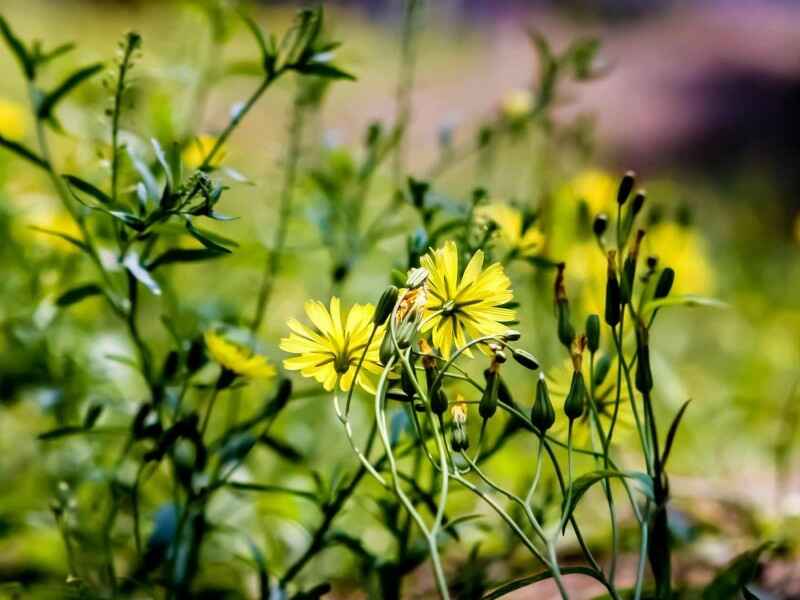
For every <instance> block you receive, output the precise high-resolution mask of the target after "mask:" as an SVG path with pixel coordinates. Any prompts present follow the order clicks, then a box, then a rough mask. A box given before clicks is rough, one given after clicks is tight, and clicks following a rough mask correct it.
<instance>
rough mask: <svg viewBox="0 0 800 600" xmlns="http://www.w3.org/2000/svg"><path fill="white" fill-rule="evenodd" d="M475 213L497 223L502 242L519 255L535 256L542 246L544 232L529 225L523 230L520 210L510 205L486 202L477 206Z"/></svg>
mask: <svg viewBox="0 0 800 600" xmlns="http://www.w3.org/2000/svg"><path fill="white" fill-rule="evenodd" d="M476 214H477V216H478V218H479V219H484V220H487V221H488V220H491V221H494V222H495V223H497V227H498V231H499V233H500V239H501V240H502V242H503V244H505V245H506V246H507V247H508V249H509V250H510V251H512V252H516V253H517V255H519V256H523V257H528V256H536V255H537V254H538V253H539V251H540V250H541V249H542V247H543V246H544V233H542V231H541V229H539V228H538V227H534V226H530V227H528V228H527V229H525V230H524V231H523V229H522V225H523V219H522V212H521V211H519V210H517V209H516V208H514V207H512V206H508V205H507V204H500V203H492V204H487V205H485V206H480V207H478V209H477V211H476Z"/></svg>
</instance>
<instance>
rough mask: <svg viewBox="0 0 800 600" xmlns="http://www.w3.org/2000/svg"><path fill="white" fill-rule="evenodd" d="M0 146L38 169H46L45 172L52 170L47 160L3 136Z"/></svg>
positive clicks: (0, 137)
mask: <svg viewBox="0 0 800 600" xmlns="http://www.w3.org/2000/svg"><path fill="white" fill-rule="evenodd" d="M0 146H2V147H3V148H5V149H6V150H10V151H11V152H13V153H14V154H16V155H17V156H19V157H20V158H24V159H25V160H27V161H29V162H31V163H33V164H34V165H36V166H37V167H39V168H41V169H44V170H45V171H47V170H49V169H50V165H49V164H48V162H47V161H46V160H45V159H43V158H41V157H39V156H37V155H36V154H35V153H34V152H33V151H32V150H29V149H28V148H26V147H25V146H23V145H22V144H19V143H17V142H15V141H13V140H9V139H8V138H4V137H3V136H2V135H0Z"/></svg>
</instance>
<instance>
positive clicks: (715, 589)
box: [702, 542, 771, 600]
mask: <svg viewBox="0 0 800 600" xmlns="http://www.w3.org/2000/svg"><path fill="white" fill-rule="evenodd" d="M770 545H771V542H765V543H763V544H761V545H760V546H757V547H756V548H753V549H752V550H748V551H746V552H743V553H741V554H740V555H738V556H737V557H735V558H734V559H733V560H732V561H731V562H730V563H728V565H727V566H726V567H725V568H724V569H723V570H722V571H720V572H719V573H718V574H717V576H716V577H714V580H713V581H712V582H711V583H709V584H708V586H706V588H705V589H704V590H703V595H702V600H729V599H730V598H735V597H736V594H737V593H739V592H740V591H742V590H743V589H744V586H746V585H747V584H748V583H750V581H752V579H753V577H755V575H756V569H757V568H758V561H759V559H760V558H761V555H762V554H763V553H764V551H765V550H766V549H767V548H768V547H769V546H770Z"/></svg>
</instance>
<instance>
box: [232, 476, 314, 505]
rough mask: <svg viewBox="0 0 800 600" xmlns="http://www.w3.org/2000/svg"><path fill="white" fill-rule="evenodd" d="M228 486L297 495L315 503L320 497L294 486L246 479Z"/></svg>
mask: <svg viewBox="0 0 800 600" xmlns="http://www.w3.org/2000/svg"><path fill="white" fill-rule="evenodd" d="M228 487H230V488H233V489H235V490H239V491H241V492H261V493H267V494H288V495H290V496H296V497H298V498H302V499H303V500H308V501H309V502H313V503H314V504H319V498H318V497H317V494H316V493H314V492H307V491H305V490H296V489H294V488H288V487H284V486H281V485H271V484H266V483H248V482H245V481H231V482H229V483H228Z"/></svg>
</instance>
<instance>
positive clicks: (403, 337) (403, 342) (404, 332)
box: [387, 319, 417, 350]
mask: <svg viewBox="0 0 800 600" xmlns="http://www.w3.org/2000/svg"><path fill="white" fill-rule="evenodd" d="M387 335H391V334H390V333H389V334H387ZM416 335H417V323H416V320H415V319H410V320H408V321H406V322H405V323H403V324H402V325H400V329H398V330H397V332H396V336H397V345H398V347H399V348H400V349H401V350H404V349H406V348H408V347H409V346H410V345H411V344H412V343H414V337H415V336H416Z"/></svg>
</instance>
